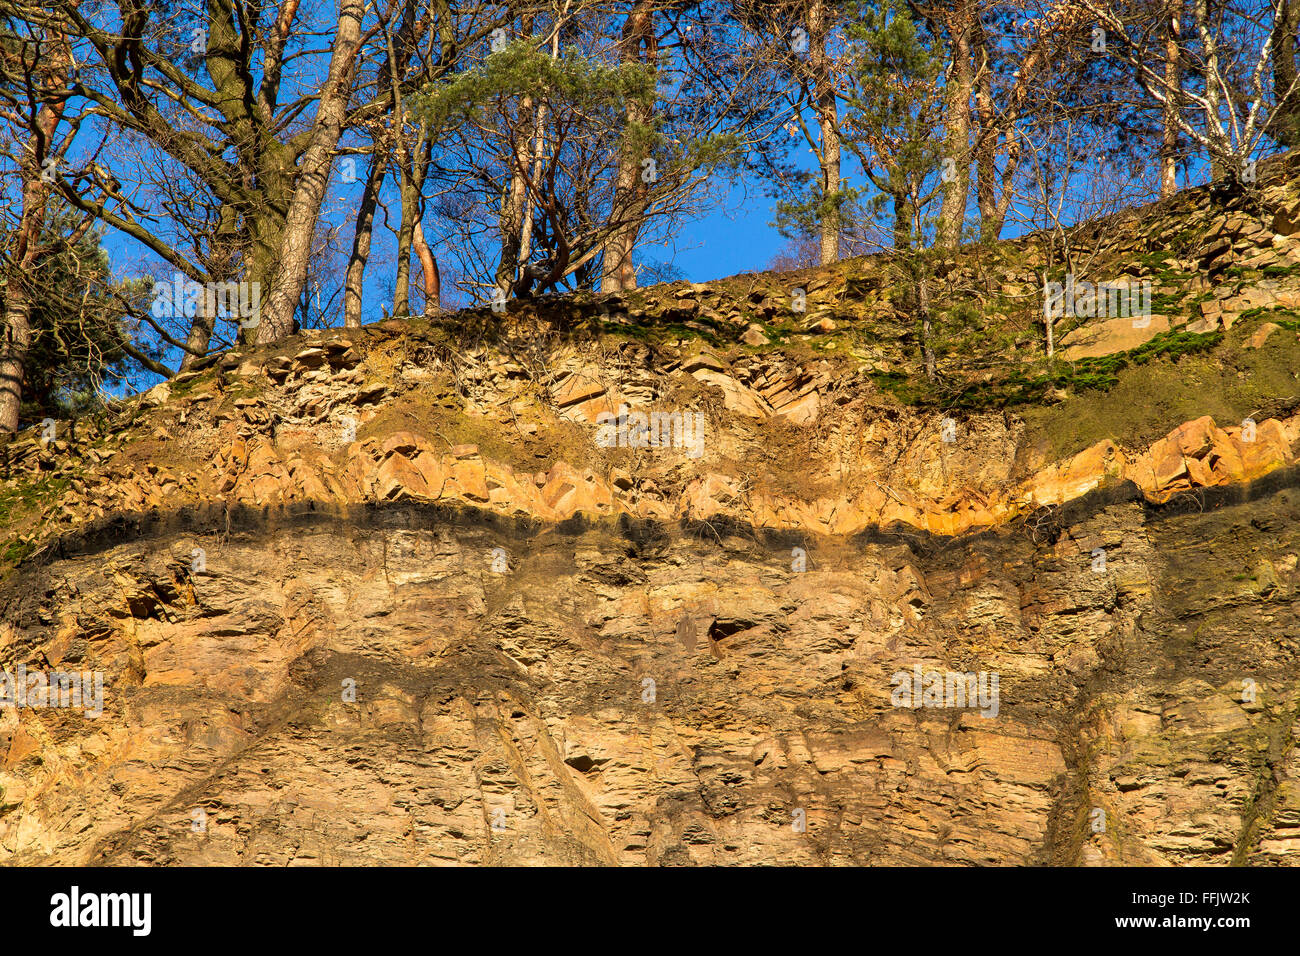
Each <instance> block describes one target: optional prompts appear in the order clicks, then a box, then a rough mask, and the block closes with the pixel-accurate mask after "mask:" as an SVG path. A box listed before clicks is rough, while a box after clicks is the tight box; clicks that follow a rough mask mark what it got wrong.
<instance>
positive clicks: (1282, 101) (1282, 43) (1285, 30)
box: [1268, 0, 1300, 149]
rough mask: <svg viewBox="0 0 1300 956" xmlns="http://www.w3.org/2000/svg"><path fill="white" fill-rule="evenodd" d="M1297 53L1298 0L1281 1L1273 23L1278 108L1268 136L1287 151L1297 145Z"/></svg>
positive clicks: (1299, 109)
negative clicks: (1280, 6)
mask: <svg viewBox="0 0 1300 956" xmlns="http://www.w3.org/2000/svg"><path fill="white" fill-rule="evenodd" d="M1297 52H1300V0H1283V3H1282V8H1281V9H1280V10H1279V11H1278V16H1277V19H1276V20H1275V21H1274V22H1273V95H1274V97H1275V98H1276V100H1277V105H1276V106H1275V107H1274V108H1273V115H1272V117H1271V118H1270V120H1269V126H1268V133H1269V135H1270V136H1272V137H1273V138H1274V139H1275V140H1277V141H1278V142H1279V143H1281V144H1282V145H1283V146H1286V147H1287V148H1289V149H1295V148H1296V147H1297V146H1300V75H1297V71H1296V54H1297Z"/></svg>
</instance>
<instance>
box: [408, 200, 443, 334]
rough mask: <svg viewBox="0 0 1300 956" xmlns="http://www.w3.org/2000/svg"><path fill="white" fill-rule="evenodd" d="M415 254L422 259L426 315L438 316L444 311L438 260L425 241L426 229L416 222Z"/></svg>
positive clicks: (421, 269) (421, 270)
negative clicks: (441, 300)
mask: <svg viewBox="0 0 1300 956" xmlns="http://www.w3.org/2000/svg"><path fill="white" fill-rule="evenodd" d="M414 245H415V254H416V255H417V256H419V257H420V272H421V274H422V275H423V278H424V314H425V315H426V316H431V315H436V314H437V313H438V312H440V311H442V303H441V302H440V301H439V300H440V298H441V296H442V282H441V279H440V277H439V275H438V260H437V259H435V258H434V257H433V252H432V251H431V250H430V249H429V244H428V243H427V242H425V241H424V227H423V226H422V225H421V223H420V220H419V219H417V220H415V238H414Z"/></svg>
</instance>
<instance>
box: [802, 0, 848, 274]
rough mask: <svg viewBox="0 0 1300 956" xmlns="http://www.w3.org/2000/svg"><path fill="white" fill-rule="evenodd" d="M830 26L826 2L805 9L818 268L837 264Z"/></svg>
mask: <svg viewBox="0 0 1300 956" xmlns="http://www.w3.org/2000/svg"><path fill="white" fill-rule="evenodd" d="M830 28H831V24H830V22H829V20H828V11H827V8H826V0H812V3H811V5H810V6H809V7H808V65H809V68H810V69H811V70H812V81H813V101H814V108H815V110H816V113H817V127H818V130H819V133H820V137H821V155H820V156H819V157H818V159H819V161H820V166H821V187H822V203H823V212H822V221H821V264H822V265H829V264H830V263H832V262H839V260H840V233H841V231H842V230H841V228H840V208H839V196H840V125H839V118H838V116H837V110H836V100H835V80H834V77H833V76H832V75H831V62H830V55H829V54H828V53H827V50H826V46H827V40H828V35H829V34H830Z"/></svg>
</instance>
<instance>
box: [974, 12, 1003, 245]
mask: <svg viewBox="0 0 1300 956" xmlns="http://www.w3.org/2000/svg"><path fill="white" fill-rule="evenodd" d="M972 32H974V33H976V34H977V35H976V36H975V37H974V40H973V42H974V45H975V51H976V52H975V60H976V67H975V115H976V116H977V117H978V119H979V129H978V130H976V131H975V144H976V145H975V202H976V204H977V205H978V206H979V211H980V236H981V237H982V238H984V239H996V238H997V237H998V233H999V232H1001V231H1002V224H1001V223H1000V222H998V208H997V207H998V185H999V183H998V168H997V149H998V135H997V132H996V130H995V129H994V126H995V124H996V122H997V106H996V104H995V103H994V101H993V70H992V67H991V65H990V64H989V48H988V39H987V38H986V37H985V36H984V34H983V31H982V30H978V29H977V30H975V31H972Z"/></svg>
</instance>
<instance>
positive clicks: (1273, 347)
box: [1016, 327, 1300, 458]
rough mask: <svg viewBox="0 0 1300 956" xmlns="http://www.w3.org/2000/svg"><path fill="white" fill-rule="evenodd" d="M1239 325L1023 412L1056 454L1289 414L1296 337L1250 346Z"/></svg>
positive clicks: (1297, 393) (1298, 352) (1294, 394)
mask: <svg viewBox="0 0 1300 956" xmlns="http://www.w3.org/2000/svg"><path fill="white" fill-rule="evenodd" d="M1237 329H1238V327H1234V329H1233V332H1232V335H1231V337H1230V338H1229V339H1227V340H1225V341H1220V342H1219V343H1218V346H1217V347H1215V348H1213V349H1212V350H1208V351H1206V350H1190V351H1182V352H1178V353H1174V352H1172V351H1171V352H1167V353H1163V354H1156V355H1152V356H1150V357H1149V358H1148V359H1147V360H1146V361H1144V362H1142V363H1134V364H1129V365H1126V366H1125V367H1122V368H1119V369H1116V370H1114V371H1112V372H1109V373H1107V375H1108V377H1109V378H1113V381H1112V382H1110V384H1108V385H1107V386H1106V387H1104V388H1093V389H1087V390H1084V391H1081V392H1072V393H1071V394H1070V395H1069V397H1068V398H1066V399H1065V401H1063V402H1061V403H1059V404H1056V405H1050V406H1045V405H1026V406H1024V407H1022V408H1018V409H1017V410H1016V411H1017V413H1018V414H1020V415H1021V416H1022V417H1023V418H1024V419H1025V421H1026V423H1027V424H1028V425H1029V431H1030V434H1031V435H1034V434H1035V433H1037V436H1038V438H1039V440H1040V441H1042V442H1043V443H1044V445H1045V448H1044V450H1045V451H1047V452H1048V454H1049V457H1051V458H1063V457H1066V456H1068V455H1072V454H1075V453H1077V452H1079V451H1082V450H1083V449H1085V448H1088V447H1089V446H1091V445H1094V444H1096V443H1097V442H1099V441H1102V440H1103V439H1106V438H1111V439H1114V440H1116V441H1118V442H1121V443H1132V444H1134V445H1139V446H1140V445H1144V444H1149V443H1150V442H1152V441H1155V440H1156V439H1159V438H1163V437H1164V436H1165V435H1166V434H1168V433H1169V431H1170V430H1171V429H1173V428H1175V427H1176V426H1178V425H1179V424H1181V423H1182V422H1186V421H1190V420H1192V419H1195V418H1200V417H1201V416H1203V415H1209V416H1210V417H1211V418H1213V419H1214V421H1215V422H1216V423H1218V424H1219V425H1225V424H1237V423H1239V422H1240V421H1241V420H1242V419H1244V418H1246V417H1248V416H1254V417H1256V418H1261V417H1268V416H1270V415H1275V414H1283V413H1285V412H1286V411H1288V410H1289V409H1290V408H1292V407H1294V406H1295V405H1296V403H1297V400H1298V399H1300V382H1297V380H1296V370H1297V369H1300V344H1298V343H1297V341H1296V339H1295V337H1294V336H1281V335H1278V334H1274V336H1272V337H1271V338H1270V339H1269V340H1268V341H1267V342H1266V343H1265V344H1264V346H1263V348H1260V349H1247V348H1244V347H1243V346H1242V345H1241V344H1240V340H1239V339H1238V338H1237ZM1212 334H1213V335H1216V336H1220V337H1222V333H1212ZM1247 334H1248V333H1247ZM1152 341H1153V342H1154V341H1155V340H1154V339H1153V340H1152ZM1108 358H1109V356H1108Z"/></svg>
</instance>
